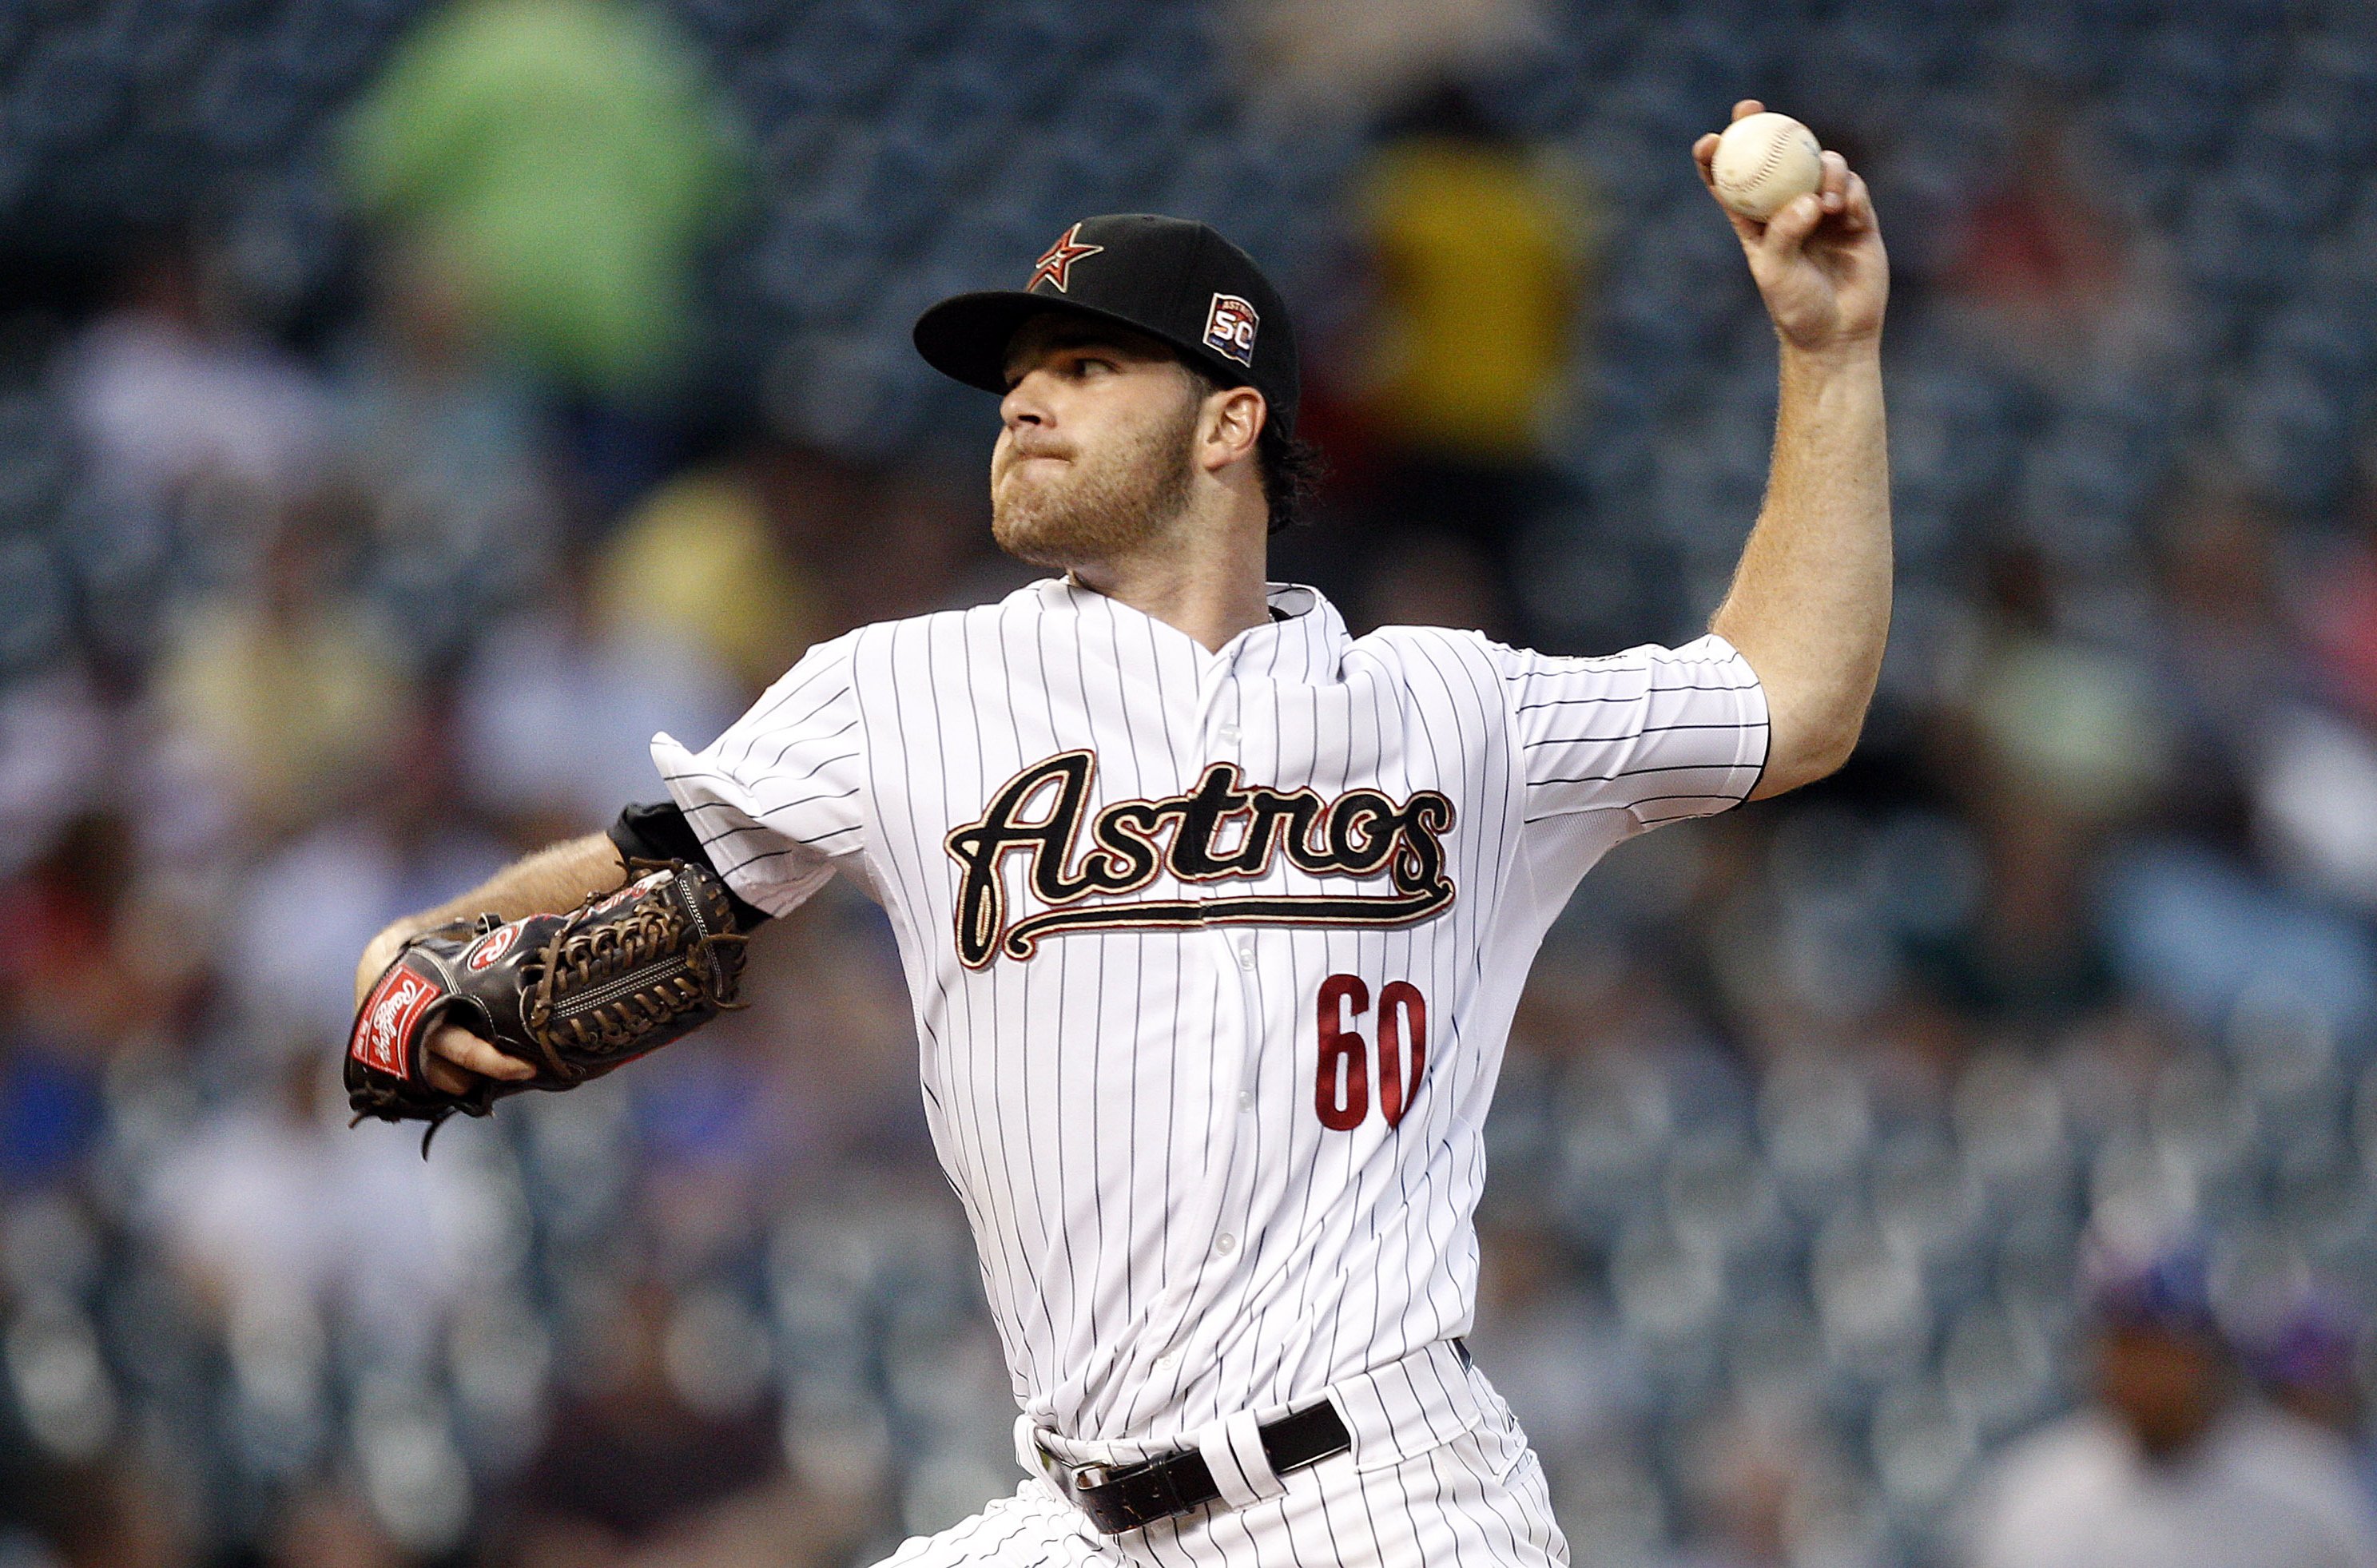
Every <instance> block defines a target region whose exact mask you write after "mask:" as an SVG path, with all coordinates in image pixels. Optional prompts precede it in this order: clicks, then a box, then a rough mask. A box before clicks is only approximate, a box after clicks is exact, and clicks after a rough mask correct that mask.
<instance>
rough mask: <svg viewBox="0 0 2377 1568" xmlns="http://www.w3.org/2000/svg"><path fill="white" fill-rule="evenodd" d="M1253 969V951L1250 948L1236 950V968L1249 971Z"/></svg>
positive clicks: (1244, 947)
mask: <svg viewBox="0 0 2377 1568" xmlns="http://www.w3.org/2000/svg"><path fill="white" fill-rule="evenodd" d="M1254 967H1255V950H1254V949H1253V948H1252V947H1250V946H1241V947H1240V948H1239V949H1238V968H1242V969H1251V968H1254Z"/></svg>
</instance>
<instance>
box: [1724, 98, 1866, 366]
mask: <svg viewBox="0 0 2377 1568" xmlns="http://www.w3.org/2000/svg"><path fill="white" fill-rule="evenodd" d="M1764 107H1765V105H1764V104H1762V103H1761V102H1759V101H1758V100H1756V99H1754V98H1745V99H1743V100H1742V101H1740V102H1738V103H1737V104H1735V105H1734V106H1733V117H1734V118H1735V119H1737V120H1738V119H1741V118H1743V117H1744V116H1745V115H1750V114H1755V113H1759V112H1760V111H1761V110H1762V109H1763V108H1764ZM1715 157H1716V137H1715V134H1714V133H1711V134H1710V135H1708V136H1704V137H1701V139H1700V140H1698V141H1697V142H1694V143H1693V144H1692V161H1693V162H1694V163H1696V164H1697V165H1699V168H1700V172H1701V182H1702V184H1705V185H1708V186H1709V188H1710V192H1709V194H1710V197H1711V199H1714V197H1715V178H1714V175H1713V174H1712V172H1711V171H1710V164H1711V161H1712V160H1714V158H1715ZM1823 163H1824V172H1823V180H1822V184H1819V185H1818V186H1817V188H1816V191H1815V193H1814V194H1813V195H1810V196H1796V197H1794V198H1793V199H1792V200H1790V201H1789V202H1787V203H1786V204H1785V205H1784V207H1783V209H1782V210H1781V211H1779V212H1777V213H1775V214H1774V217H1773V218H1771V219H1769V220H1767V221H1765V222H1763V223H1761V222H1758V221H1756V220H1753V219H1749V218H1743V217H1741V216H1739V215H1738V214H1736V213H1734V212H1732V211H1730V210H1728V209H1726V208H1725V205H1724V203H1722V202H1719V203H1718V204H1717V205H1718V209H1719V210H1720V211H1724V212H1725V215H1726V219H1727V220H1729V221H1730V222H1731V223H1732V224H1733V232H1735V233H1736V234H1737V235H1738V236H1739V237H1740V239H1741V248H1742V251H1743V253H1744V254H1746V255H1748V256H1749V257H1750V277H1751V278H1752V279H1755V280H1756V281H1757V284H1758V291H1759V293H1760V294H1761V295H1762V297H1763V298H1764V299H1765V301H1766V314H1767V315H1770V316H1772V317H1774V330H1775V331H1776V332H1777V333H1779V334H1780V335H1781V336H1782V338H1783V340H1784V341H1785V342H1786V343H1787V344H1788V345H1790V346H1791V347H1792V348H1795V349H1800V350H1807V351H1810V352H1822V351H1825V350H1838V349H1845V348H1854V347H1857V346H1860V345H1864V346H1870V345H1871V344H1873V343H1875V342H1878V341H1879V340H1880V339H1881V315H1882V307H1883V305H1884V303H1886V302H1887V301H1888V299H1889V297H1890V258H1889V256H1888V255H1887V254H1886V253H1884V251H1883V250H1882V248H1881V228H1880V226H1879V225H1877V224H1876V222H1875V221H1874V216H1873V198H1872V196H1869V194H1868V193H1867V191H1866V188H1865V181H1864V180H1863V179H1862V178H1860V177H1859V176H1858V175H1857V174H1856V173H1855V172H1852V171H1851V170H1850V168H1849V166H1848V162H1847V160H1845V159H1844V158H1842V157H1841V155H1840V154H1839V153H1837V152H1827V153H1825V154H1824V158H1823Z"/></svg>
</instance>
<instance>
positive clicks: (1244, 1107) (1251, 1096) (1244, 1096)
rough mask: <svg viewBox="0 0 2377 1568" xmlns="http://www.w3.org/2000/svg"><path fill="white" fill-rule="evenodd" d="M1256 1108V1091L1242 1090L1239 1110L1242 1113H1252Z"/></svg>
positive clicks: (1239, 1098)
mask: <svg viewBox="0 0 2377 1568" xmlns="http://www.w3.org/2000/svg"><path fill="white" fill-rule="evenodd" d="M1254 1108H1255V1091H1254V1090H1252V1089H1240V1090H1239V1091H1238V1109H1239V1110H1240V1111H1252V1110H1253V1109H1254Z"/></svg>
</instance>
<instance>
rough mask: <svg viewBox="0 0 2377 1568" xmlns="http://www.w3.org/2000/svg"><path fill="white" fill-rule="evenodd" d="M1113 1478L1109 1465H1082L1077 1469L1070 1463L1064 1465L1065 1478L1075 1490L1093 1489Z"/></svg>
mask: <svg viewBox="0 0 2377 1568" xmlns="http://www.w3.org/2000/svg"><path fill="white" fill-rule="evenodd" d="M1065 1479H1066V1480H1067V1481H1068V1482H1069V1484H1070V1485H1071V1486H1072V1489H1073V1490H1074V1491H1096V1490H1097V1489H1098V1488H1100V1487H1102V1486H1104V1485H1105V1484H1106V1482H1107V1481H1109V1480H1111V1479H1114V1471H1113V1467H1111V1466H1107V1465H1083V1466H1082V1467H1081V1468H1080V1469H1078V1470H1077V1469H1075V1468H1074V1467H1071V1466H1070V1465H1067V1466H1066V1467H1065Z"/></svg>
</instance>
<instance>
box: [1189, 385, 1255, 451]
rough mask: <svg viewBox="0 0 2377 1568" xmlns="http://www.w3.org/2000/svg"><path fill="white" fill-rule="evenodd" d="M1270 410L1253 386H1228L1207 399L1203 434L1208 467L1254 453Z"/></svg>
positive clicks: (1201, 443)
mask: <svg viewBox="0 0 2377 1568" xmlns="http://www.w3.org/2000/svg"><path fill="white" fill-rule="evenodd" d="M1269 417H1270V409H1269V407H1268V406H1267V405H1266V404H1265V403H1264V402H1263V395H1262V394H1261V393H1260V392H1258V391H1256V390H1255V389H1254V388H1253V387H1251V386H1225V387H1224V388H1222V389H1221V390H1220V391H1218V392H1215V393H1213V394H1212V396H1210V397H1208V398H1206V399H1205V414H1204V419H1203V421H1202V427H1201V429H1200V433H1199V434H1200V436H1201V437H1202V439H1201V441H1200V445H1201V447H1202V448H1203V450H1202V453H1201V456H1202V457H1203V458H1204V462H1205V466H1206V468H1207V469H1224V468H1227V467H1228V466H1229V465H1230V464H1232V463H1235V462H1237V461H1239V460H1241V459H1243V458H1247V457H1252V456H1254V451H1255V445H1256V443H1258V442H1259V441H1260V440H1261V439H1262V430H1263V423H1264V422H1265V421H1266V420H1267V419H1268V418H1269Z"/></svg>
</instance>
